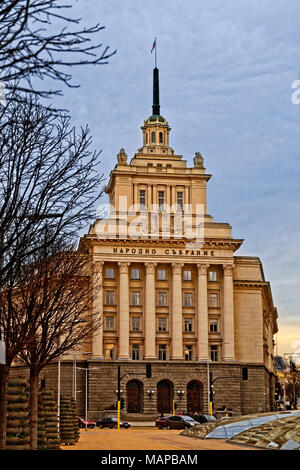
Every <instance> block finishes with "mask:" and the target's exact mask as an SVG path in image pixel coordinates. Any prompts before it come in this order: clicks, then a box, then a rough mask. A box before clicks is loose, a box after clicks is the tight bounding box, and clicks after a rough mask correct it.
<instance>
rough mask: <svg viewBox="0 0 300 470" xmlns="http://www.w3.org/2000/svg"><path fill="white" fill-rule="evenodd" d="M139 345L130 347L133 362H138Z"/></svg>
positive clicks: (139, 355)
mask: <svg viewBox="0 0 300 470" xmlns="http://www.w3.org/2000/svg"><path fill="white" fill-rule="evenodd" d="M140 353H141V351H140V344H133V345H132V346H131V358H132V360H133V361H139V360H140V357H141V354H140Z"/></svg>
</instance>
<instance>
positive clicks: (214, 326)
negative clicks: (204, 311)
mask: <svg viewBox="0 0 300 470" xmlns="http://www.w3.org/2000/svg"><path fill="white" fill-rule="evenodd" d="M209 332H210V333H218V320H210V322H209Z"/></svg>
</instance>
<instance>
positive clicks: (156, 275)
mask: <svg viewBox="0 0 300 470" xmlns="http://www.w3.org/2000/svg"><path fill="white" fill-rule="evenodd" d="M153 97H154V100H153V101H154V102H153V113H152V115H151V116H150V117H149V118H148V119H146V120H145V121H144V124H143V126H142V128H141V129H142V138H143V145H142V147H141V148H140V149H138V151H137V153H136V154H135V155H134V157H133V158H132V159H131V160H130V161H128V158H127V155H126V153H125V150H124V149H121V150H120V152H119V154H118V155H117V160H116V165H115V167H114V169H113V170H112V171H111V174H110V178H109V182H108V185H107V187H106V192H107V194H108V196H109V203H110V214H109V216H108V217H107V218H102V219H97V220H96V221H95V222H94V224H93V225H92V226H91V227H90V230H89V232H88V234H86V235H85V236H83V237H82V239H81V242H80V246H79V249H80V250H84V251H85V252H89V253H90V254H91V255H92V259H93V270H94V272H95V273H96V274H97V282H98V283H99V286H100V287H101V288H100V289H98V290H97V295H96V296H95V302H94V310H95V313H96V314H97V315H99V316H100V317H101V318H102V328H101V330H97V331H95V332H94V335H93V338H91V341H90V344H88V345H87V346H86V350H85V355H80V354H78V355H77V356H76V357H77V360H78V361H84V364H85V366H84V367H87V368H88V369H89V372H88V410H89V416H90V417H95V418H96V417H101V416H102V415H103V413H105V410H109V409H111V408H112V407H113V405H114V404H115V401H116V396H117V395H116V390H117V377H118V366H120V367H121V390H122V392H121V397H122V398H123V400H124V403H125V408H124V409H123V415H124V416H126V417H129V418H130V417H131V416H133V415H134V416H135V417H136V418H137V419H138V417H140V419H149V418H150V417H152V416H157V414H158V413H160V412H161V411H163V412H165V413H169V412H172V409H173V404H174V405H175V407H176V410H177V411H181V412H191V411H199V412H201V411H207V410H208V409H209V377H210V376H211V379H212V380H214V409H215V411H217V410H222V409H224V408H225V407H227V408H230V409H232V410H233V412H234V413H236V414H245V413H251V412H253V413H254V412H255V413H256V412H258V411H270V410H272V409H273V408H274V400H275V396H274V394H275V390H274V387H275V380H274V366H273V335H274V334H275V333H276V332H277V320H276V319H277V312H276V308H275V307H274V305H273V300H272V294H271V289H270V284H269V282H267V281H266V280H265V278H264V273H263V268H262V264H261V262H260V260H259V258H257V257H245V256H238V255H236V252H237V250H238V249H239V248H240V246H241V244H242V242H243V240H241V239H235V238H232V234H231V226H230V225H229V224H228V223H218V222H215V221H214V220H213V218H212V217H211V216H210V215H209V214H208V213H207V205H206V191H207V183H208V182H209V180H210V178H211V175H209V174H207V173H206V169H205V167H204V159H203V157H202V156H201V154H200V153H199V152H197V153H196V154H195V157H194V160H193V162H194V165H193V167H188V166H187V163H186V161H185V160H183V158H182V156H181V155H177V154H176V153H175V152H174V150H173V149H172V148H171V147H170V144H169V134H170V130H171V129H170V127H169V124H168V122H167V120H166V119H165V118H164V117H162V116H161V114H160V106H159V90H158V70H157V69H156V68H155V69H154V89H153ZM71 360H73V359H72V356H70V357H66V358H65V361H62V367H65V368H66V369H65V370H66V371H67V369H68V370H69V372H68V374H66V375H65V378H66V377H69V382H70V387H71V382H72V381H73V376H74V374H73V375H72V364H71V362H70V361H71ZM146 363H150V364H151V366H152V377H151V378H147V377H146V374H145V364H146ZM245 367H246V368H247V372H248V379H247V380H243V378H242V369H243V368H245ZM79 374H80V371H78V375H79ZM71 375H72V377H71ZM45 378H46V380H47V369H46V370H45ZM62 380H64V377H62ZM51 383H52V382H51ZM53 386H54V385H53ZM63 386H64V387H66V388H67V387H68V385H67V383H66V384H65V385H63ZM75 388H76V385H75ZM83 393H84V391H82V393H81V395H80V399H81V400H82V399H83Z"/></svg>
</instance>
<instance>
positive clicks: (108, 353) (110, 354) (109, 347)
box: [104, 344, 115, 360]
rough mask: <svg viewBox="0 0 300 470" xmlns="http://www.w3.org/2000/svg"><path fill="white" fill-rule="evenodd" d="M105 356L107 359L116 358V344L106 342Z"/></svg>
mask: <svg viewBox="0 0 300 470" xmlns="http://www.w3.org/2000/svg"><path fill="white" fill-rule="evenodd" d="M104 357H105V359H106V360H113V359H115V345H114V344H105V346H104Z"/></svg>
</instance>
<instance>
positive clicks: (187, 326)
mask: <svg viewBox="0 0 300 470" xmlns="http://www.w3.org/2000/svg"><path fill="white" fill-rule="evenodd" d="M184 331H193V320H192V318H185V319H184Z"/></svg>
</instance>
